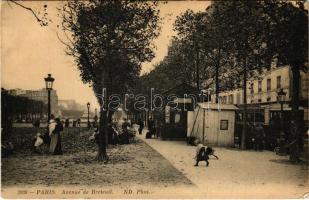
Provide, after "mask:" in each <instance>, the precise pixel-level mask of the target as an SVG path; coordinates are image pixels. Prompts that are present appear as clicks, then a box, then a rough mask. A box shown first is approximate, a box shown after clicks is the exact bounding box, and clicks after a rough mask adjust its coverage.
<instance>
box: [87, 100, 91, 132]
mask: <svg viewBox="0 0 309 200" xmlns="http://www.w3.org/2000/svg"><path fill="white" fill-rule="evenodd" d="M87 109H88V120H87V126H88V128H90V121H89V109H90V103H89V102H88V103H87Z"/></svg>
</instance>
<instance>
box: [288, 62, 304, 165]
mask: <svg viewBox="0 0 309 200" xmlns="http://www.w3.org/2000/svg"><path fill="white" fill-rule="evenodd" d="M291 70H292V78H293V79H292V80H293V81H292V99H291V107H292V121H294V122H295V126H296V127H295V129H292V130H293V131H291V133H290V134H291V141H290V142H292V141H296V142H295V143H294V145H292V146H291V147H290V160H291V161H293V162H296V161H298V160H299V151H300V148H301V146H300V145H301V144H300V142H301V141H302V134H301V131H300V123H299V122H300V120H302V119H300V117H299V92H300V91H299V87H300V71H299V70H298V68H297V67H296V66H291Z"/></svg>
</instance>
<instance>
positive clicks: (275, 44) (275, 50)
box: [264, 1, 308, 161]
mask: <svg viewBox="0 0 309 200" xmlns="http://www.w3.org/2000/svg"><path fill="white" fill-rule="evenodd" d="M264 8H265V9H264V10H265V13H267V18H266V20H267V23H266V24H267V35H266V36H267V37H266V41H267V47H268V53H269V54H270V55H274V56H275V57H276V58H277V59H278V62H279V64H281V65H289V66H290V69H291V72H292V80H293V81H292V99H291V107H292V118H293V119H294V121H295V123H296V126H297V127H296V130H297V131H296V132H295V133H292V135H291V136H292V140H296V141H302V137H303V136H302V133H301V131H300V124H299V121H300V120H302V119H300V117H299V104H300V101H299V92H300V90H299V88H300V71H307V70H308V65H307V64H308V10H306V9H305V6H304V1H296V2H294V3H292V2H289V1H280V2H277V1H266V2H265V5H264ZM306 65H307V67H306ZM295 144H296V145H293V146H292V148H291V154H290V160H292V161H297V160H298V159H299V158H298V156H299V150H300V148H299V145H298V144H299V142H296V143H295Z"/></svg>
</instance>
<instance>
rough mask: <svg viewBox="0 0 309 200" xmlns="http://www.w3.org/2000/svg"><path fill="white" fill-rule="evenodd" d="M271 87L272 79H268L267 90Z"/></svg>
mask: <svg viewBox="0 0 309 200" xmlns="http://www.w3.org/2000/svg"><path fill="white" fill-rule="evenodd" d="M270 89H271V79H267V91H270Z"/></svg>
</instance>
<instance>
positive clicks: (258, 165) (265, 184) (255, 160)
mask: <svg viewBox="0 0 309 200" xmlns="http://www.w3.org/2000/svg"><path fill="white" fill-rule="evenodd" d="M145 131H146V130H144V133H143V135H138V138H140V139H142V140H143V141H145V142H146V143H147V144H149V145H150V146H151V147H152V148H154V149H155V150H156V151H157V152H159V153H160V154H161V155H162V156H163V157H165V158H166V159H167V160H168V161H170V162H171V163H172V165H173V166H174V167H175V168H177V169H178V170H179V171H181V172H182V173H183V174H184V175H185V176H186V177H187V178H188V179H190V180H191V181H192V182H193V183H195V184H196V185H197V186H198V188H199V189H200V190H201V192H202V193H203V194H204V195H205V196H204V197H205V198H211V197H217V198H220V197H221V198H236V197H240V196H239V195H240V194H242V196H241V197H245V198H249V197H251V198H252V197H255V198H270V197H272V198H282V197H287V198H299V197H302V196H303V194H304V193H306V192H309V190H308V186H309V185H308V181H307V177H308V167H307V166H306V165H292V164H290V163H289V162H288V161H287V159H288V158H287V157H279V156H277V155H276V154H275V153H273V152H270V151H263V152H255V151H239V150H237V149H226V148H215V150H216V152H215V154H216V155H217V156H219V158H220V159H219V160H216V159H215V158H211V159H210V165H209V167H207V168H206V167H205V163H200V165H199V166H198V167H194V166H193V165H194V160H193V157H194V155H195V147H194V146H188V145H186V143H185V142H184V141H163V140H161V139H145Z"/></svg>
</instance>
